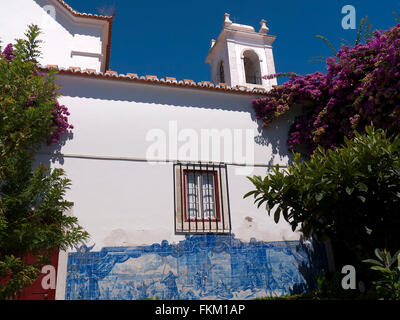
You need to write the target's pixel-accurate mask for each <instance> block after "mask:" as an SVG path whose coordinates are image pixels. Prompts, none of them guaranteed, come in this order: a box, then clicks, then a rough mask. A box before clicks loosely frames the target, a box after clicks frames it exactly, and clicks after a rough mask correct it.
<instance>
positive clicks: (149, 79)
mask: <svg viewBox="0 0 400 320" xmlns="http://www.w3.org/2000/svg"><path fill="white" fill-rule="evenodd" d="M39 69H40V70H41V71H43V72H46V71H49V69H57V70H58V74H64V75H74V76H81V77H87V78H96V79H109V80H120V81H132V82H142V83H148V84H152V85H166V86H171V87H183V88H185V87H187V88H196V89H202V90H214V91H222V92H228V93H239V94H251V95H265V94H266V93H267V90H265V89H264V88H253V89H252V88H247V87H245V86H236V87H230V86H228V85H227V84H226V83H219V84H218V85H214V84H213V83H211V82H210V81H201V82H198V83H196V82H194V81H193V80H190V79H184V80H181V81H176V78H173V77H165V79H158V77H157V76H149V75H146V76H141V77H138V75H137V74H136V73H127V74H126V75H124V74H118V73H117V72H116V71H112V70H108V71H107V72H106V73H102V72H93V71H95V70H94V69H86V70H85V71H81V70H80V68H77V67H70V68H58V66H57V65H47V66H39ZM89 70H90V71H91V72H88V71H89Z"/></svg>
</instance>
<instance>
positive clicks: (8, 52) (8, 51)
mask: <svg viewBox="0 0 400 320" xmlns="http://www.w3.org/2000/svg"><path fill="white" fill-rule="evenodd" d="M0 52H1V51H0ZM3 56H4V58H6V59H7V60H8V62H11V61H12V60H13V59H14V58H15V55H14V48H13V45H12V44H11V43H10V44H8V45H7V47H5V49H4V50H3Z"/></svg>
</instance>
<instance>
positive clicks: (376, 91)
mask: <svg viewBox="0 0 400 320" xmlns="http://www.w3.org/2000/svg"><path fill="white" fill-rule="evenodd" d="M326 63H327V72H326V74H324V73H321V72H315V73H313V74H308V75H305V76H300V75H295V74H292V75H291V76H290V79H289V80H288V81H287V82H285V83H283V84H282V85H280V86H276V87H274V88H272V90H271V91H270V92H269V93H268V95H267V96H266V97H265V98H261V99H256V100H253V107H254V110H255V112H256V117H257V119H259V120H262V122H263V125H264V126H268V125H269V123H271V122H272V121H273V120H274V119H275V118H276V117H279V116H281V115H282V114H284V113H286V112H287V111H288V110H290V109H292V108H298V107H302V108H303V112H302V116H300V117H298V118H297V119H296V120H295V123H294V124H293V125H292V127H291V129H290V132H289V139H288V146H289V148H290V149H295V150H296V149H297V150H300V149H302V150H304V149H305V150H307V152H308V153H309V154H310V153H312V152H313V151H314V150H315V149H316V147H317V146H318V145H321V146H322V147H324V148H328V149H333V148H335V147H338V146H339V145H341V144H342V143H343V140H344V137H348V138H352V137H353V136H354V132H355V130H357V131H359V132H363V130H364V128H365V126H366V125H371V124H373V125H374V127H375V128H382V129H386V130H387V131H388V133H389V134H390V133H395V132H398V131H399V128H400V24H398V25H396V26H394V27H392V28H391V29H390V30H388V31H384V32H381V31H375V32H374V37H372V38H371V39H370V40H368V41H367V42H366V43H364V44H363V43H359V44H357V45H355V46H354V47H348V46H342V47H341V49H340V50H339V51H338V53H337V54H336V56H335V57H331V58H328V59H327V61H326ZM280 75H282V74H275V75H269V76H266V78H271V77H277V76H280ZM299 147H301V148H299Z"/></svg>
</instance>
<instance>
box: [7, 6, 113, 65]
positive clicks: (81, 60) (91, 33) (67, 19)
mask: <svg viewBox="0 0 400 320" xmlns="http://www.w3.org/2000/svg"><path fill="white" fill-rule="evenodd" d="M49 6H51V7H52V8H54V9H55V10H54V14H55V16H54V17H52V16H51V15H49V13H48V12H47V11H46V9H48V8H49ZM21 8H23V10H22V9H21ZM50 11H51V10H49V12H50ZM0 12H1V13H2V18H1V19H0V40H1V41H2V46H3V47H4V46H5V45H7V44H8V43H15V39H19V38H25V37H24V33H25V32H26V30H27V27H28V25H29V24H36V25H38V26H39V27H40V28H41V30H42V34H41V35H40V39H41V40H42V41H43V43H42V44H41V49H42V57H41V59H40V63H41V64H43V65H47V64H52V65H58V66H59V67H63V68H69V67H70V66H74V67H80V68H82V69H86V68H91V69H95V70H96V71H100V69H101V66H102V61H104V59H105V57H104V53H105V52H104V46H103V41H104V37H105V35H106V32H107V31H108V27H107V26H108V25H107V23H105V22H103V21H99V20H95V19H84V18H77V17H74V16H73V15H72V14H71V13H70V12H68V11H67V10H66V9H65V8H64V7H61V6H60V5H59V4H58V2H56V1H53V0H17V1H0ZM73 53H74V54H73ZM103 64H104V62H103Z"/></svg>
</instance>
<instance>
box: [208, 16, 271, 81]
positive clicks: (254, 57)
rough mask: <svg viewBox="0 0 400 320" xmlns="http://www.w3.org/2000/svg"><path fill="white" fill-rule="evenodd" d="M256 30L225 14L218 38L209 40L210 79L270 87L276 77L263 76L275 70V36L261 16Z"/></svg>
mask: <svg viewBox="0 0 400 320" xmlns="http://www.w3.org/2000/svg"><path fill="white" fill-rule="evenodd" d="M260 25H261V27H260V29H259V31H258V32H256V31H255V30H254V28H253V27H252V26H247V25H242V24H238V23H233V22H232V21H231V20H230V15H229V14H228V13H225V15H224V23H223V27H222V31H221V33H220V34H219V36H218V38H217V40H212V41H211V48H210V50H209V54H208V57H207V59H206V63H208V64H209V65H210V71H211V81H212V82H213V83H214V84H218V83H221V82H223V83H227V84H228V85H229V86H231V87H235V86H237V85H241V86H247V87H250V88H253V87H260V88H265V89H270V88H271V87H272V85H276V84H277V82H276V79H269V80H266V79H263V78H262V77H263V76H265V75H269V74H273V73H275V63H274V56H273V52H272V43H273V42H274V41H275V37H274V36H271V35H269V34H268V31H269V28H268V27H267V25H266V21H265V20H264V19H263V20H261V22H260Z"/></svg>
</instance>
